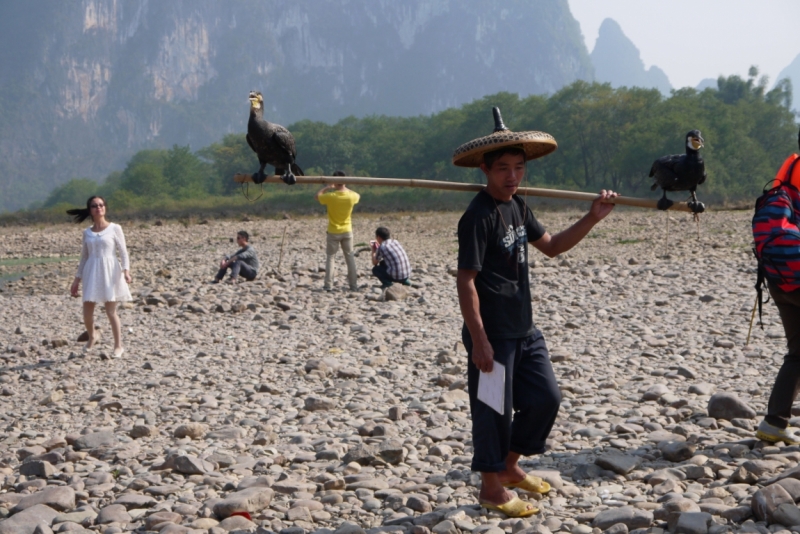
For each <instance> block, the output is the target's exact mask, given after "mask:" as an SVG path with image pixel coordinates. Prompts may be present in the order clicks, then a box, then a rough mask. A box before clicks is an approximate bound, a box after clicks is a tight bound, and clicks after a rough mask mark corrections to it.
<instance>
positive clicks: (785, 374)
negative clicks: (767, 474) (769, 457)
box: [764, 284, 800, 428]
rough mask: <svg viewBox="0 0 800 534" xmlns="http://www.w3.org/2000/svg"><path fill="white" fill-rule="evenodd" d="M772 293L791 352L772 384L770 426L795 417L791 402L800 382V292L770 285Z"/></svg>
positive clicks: (769, 413) (767, 419) (769, 406)
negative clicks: (787, 291)
mask: <svg viewBox="0 0 800 534" xmlns="http://www.w3.org/2000/svg"><path fill="white" fill-rule="evenodd" d="M769 294H770V295H771V296H772V300H774V301H775V305H776V306H778V313H779V314H780V316H781V323H783V330H784V331H785V332H786V344H787V346H788V347H789V352H788V354H786V356H785V357H784V358H783V365H781V369H780V371H778V377H777V378H776V379H775V385H774V386H772V393H771V394H770V396H769V405H768V406H767V415H766V416H765V417H764V419H765V420H766V421H767V423H769V424H771V425H774V426H777V427H779V428H786V427H787V426H789V419H791V417H792V404H793V403H794V399H795V397H797V387H798V385H799V384H800V291H793V292H791V293H786V292H784V291H782V290H780V289H779V288H778V287H776V286H774V285H773V284H769Z"/></svg>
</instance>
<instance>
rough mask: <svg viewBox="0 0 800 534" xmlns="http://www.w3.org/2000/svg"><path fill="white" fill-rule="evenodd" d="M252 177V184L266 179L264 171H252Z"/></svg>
mask: <svg viewBox="0 0 800 534" xmlns="http://www.w3.org/2000/svg"><path fill="white" fill-rule="evenodd" d="M252 178H253V183H254V184H263V183H264V180H266V179H267V175H266V174H264V171H258V172H255V173H253V176H252Z"/></svg>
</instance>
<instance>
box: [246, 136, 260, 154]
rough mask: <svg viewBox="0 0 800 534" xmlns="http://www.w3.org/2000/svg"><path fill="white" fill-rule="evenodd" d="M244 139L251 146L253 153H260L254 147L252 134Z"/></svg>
mask: <svg viewBox="0 0 800 534" xmlns="http://www.w3.org/2000/svg"><path fill="white" fill-rule="evenodd" d="M244 138H245V139H247V144H248V145H250V148H251V149H252V150H253V152H258V150H256V147H254V146H253V142H252V141H251V140H250V134H247V135H245V136H244Z"/></svg>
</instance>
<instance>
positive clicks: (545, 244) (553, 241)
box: [532, 190, 619, 258]
mask: <svg viewBox="0 0 800 534" xmlns="http://www.w3.org/2000/svg"><path fill="white" fill-rule="evenodd" d="M617 196H619V195H618V194H617V193H615V192H613V191H606V190H603V191H601V192H600V195H599V196H598V197H597V198H596V199H595V201H594V202H592V207H591V208H590V209H589V212H588V213H586V215H584V216H583V217H581V218H580V219H579V220H578V221H577V222H576V223H575V224H573V225H572V226H570V227H569V228H567V229H566V230H562V231H561V232H559V233H557V234H555V235H550V234H549V233H547V232H545V234H544V235H543V236H542V237H540V238H539V239H537V240H536V241H534V242H533V243H532V244H533V246H534V247H536V248H537V249H539V251H541V252H542V253H543V254H545V255H546V256H549V257H550V258H555V257H556V256H558V255H559V254H561V253H562V252H566V251H568V250H569V249H571V248H572V247H574V246H575V245H577V244H578V243H580V241H581V240H582V239H583V238H584V237H586V235H587V234H588V233H589V232H590V231H591V229H592V228H594V226H595V225H596V224H597V223H599V222H600V221H602V220H603V219H605V218H606V216H607V215H608V214H609V213H611V210H613V209H614V204H607V203H604V202H603V200H605V199H607V198H614V197H617Z"/></svg>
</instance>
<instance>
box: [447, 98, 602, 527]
mask: <svg viewBox="0 0 800 534" xmlns="http://www.w3.org/2000/svg"><path fill="white" fill-rule="evenodd" d="M495 110H496V111H495V120H496V128H495V133H494V134H492V135H490V136H487V137H483V138H480V139H476V140H475V141H471V142H470V143H466V144H465V145H462V147H460V148H459V149H457V150H456V152H455V154H454V155H453V163H454V164H456V165H460V166H466V167H480V169H481V170H482V171H483V173H484V174H485V175H486V181H487V185H486V188H485V189H484V190H483V191H481V192H479V193H478V194H477V195H476V196H475V198H474V199H473V200H472V202H471V203H470V205H469V207H468V208H467V211H466V212H465V213H464V215H463V216H462V217H461V220H460V221H459V224H458V243H459V250H458V276H457V288H458V300H459V304H460V307H461V314H462V316H463V318H464V327H463V329H462V339H463V341H464V345H465V346H466V348H467V352H468V355H469V362H468V371H467V373H468V386H469V396H470V407H471V412H472V439H473V448H474V455H473V459H472V469H473V470H474V471H479V472H480V473H481V489H480V496H479V500H480V503H481V505H483V506H484V507H486V508H488V509H491V510H497V511H501V512H503V513H505V514H506V515H508V516H511V517H527V516H530V515H533V514H535V513H537V512H538V509H536V508H534V506H533V505H532V504H531V503H530V502H526V501H523V500H521V499H520V498H519V497H518V496H516V495H515V494H514V493H513V492H511V491H508V490H507V489H506V488H517V489H520V490H523V491H527V492H531V493H547V492H548V491H549V490H550V486H549V485H548V484H547V482H544V481H543V480H542V479H541V478H538V477H535V476H532V475H529V474H526V473H525V471H523V470H522V468H520V466H519V464H518V460H519V458H520V456H522V455H532V454H540V453H542V452H544V450H545V440H546V439H547V436H548V434H549V433H550V429H551V428H552V426H553V423H554V422H555V419H556V415H557V413H558V408H559V405H560V402H561V393H560V391H559V388H558V384H557V382H556V378H555V374H554V373H553V368H552V366H551V364H550V358H549V355H548V351H547V346H546V344H545V341H544V338H543V336H542V333H541V332H540V331H539V330H538V329H537V328H536V327H535V325H534V324H533V318H532V309H531V295H530V281H529V277H528V274H529V272H528V253H527V248H528V247H527V244H528V243H532V244H533V246H534V247H536V248H537V249H538V250H540V251H541V252H543V253H544V254H546V255H547V256H549V257H551V258H552V257H554V256H557V255H558V254H561V253H562V252H565V251H567V250H569V249H571V248H572V247H574V246H575V245H576V244H578V242H580V241H581V239H583V238H584V237H585V236H586V234H588V233H589V231H590V230H591V229H592V228H593V227H594V226H595V225H596V224H597V223H598V222H600V221H601V220H602V219H603V218H605V217H606V216H607V215H608V214H609V213H610V212H611V210H612V209H613V208H614V205H613V204H609V203H603V202H602V201H603V200H605V199H609V198H613V197H616V196H617V194H616V193H615V192H613V191H605V190H604V191H602V192H601V193H600V195H599V196H598V197H597V199H595V201H594V202H593V203H592V207H591V208H590V210H589V212H588V213H587V214H586V215H584V216H583V218H581V219H580V220H579V221H577V222H576V223H575V224H573V225H572V226H570V227H569V228H567V229H566V230H564V231H562V232H559V233H557V234H555V235H550V234H549V233H547V231H546V230H545V229H544V227H543V226H542V225H541V224H540V223H539V222H538V221H537V220H536V218H535V217H534V215H533V213H532V212H531V210H530V208H528V206H527V205H526V203H525V201H524V200H523V199H521V198H520V197H518V196H516V195H515V193H516V191H517V188H518V187H519V185H520V182H521V181H522V179H523V176H524V174H525V162H526V161H527V160H528V159H533V158H536V157H541V156H542V155H545V154H547V153H549V152H552V151H553V150H555V140H554V139H553V138H552V137H550V136H549V135H547V134H542V133H541V132H521V133H514V132H510V131H509V130H508V129H506V128H505V126H503V124H502V120H501V119H500V114H499V110H497V109H496V108H495ZM496 363H499V364H501V365H496ZM501 368H502V372H503V373H504V376H503V375H495V374H493V375H491V376H490V375H489V374H488V373H492V371H493V370H494V371H496V373H500V371H501ZM492 376H494V377H497V376H499V377H500V378H499V379H498V381H497V382H494V383H495V384H496V385H497V388H496V390H495V391H494V395H492V394H491V393H490V394H489V397H486V396H483V397H480V395H481V393H479V389H480V390H481V391H483V389H484V388H483V387H481V386H480V385H479V384H480V381H481V380H486V381H487V383H489V384H491V383H492ZM491 397H493V398H494V401H492V400H487V399H491ZM498 398H499V399H501V400H497V399H498ZM487 402H488V403H489V404H493V406H494V408H493V407H490V405H489V404H487ZM512 414H513V418H512Z"/></svg>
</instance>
